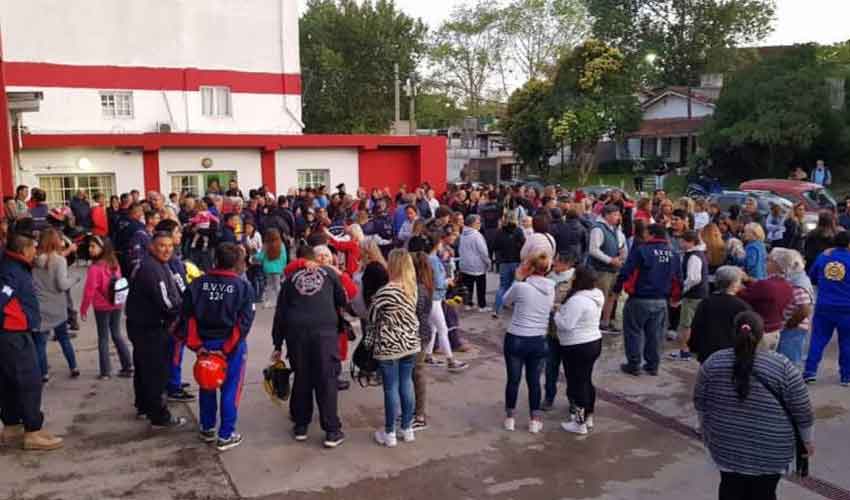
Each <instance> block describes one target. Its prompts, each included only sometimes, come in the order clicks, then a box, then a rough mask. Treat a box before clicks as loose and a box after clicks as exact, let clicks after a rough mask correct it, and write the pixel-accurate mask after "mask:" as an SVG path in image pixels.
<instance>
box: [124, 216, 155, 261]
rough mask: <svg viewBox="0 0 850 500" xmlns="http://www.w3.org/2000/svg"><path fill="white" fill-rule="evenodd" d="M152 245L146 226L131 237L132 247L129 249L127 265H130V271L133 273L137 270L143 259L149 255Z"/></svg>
mask: <svg viewBox="0 0 850 500" xmlns="http://www.w3.org/2000/svg"><path fill="white" fill-rule="evenodd" d="M150 244H151V235H150V233H148V232H147V230H146V229H145V227H144V226H142V228H141V229H139V230H138V231H136V232H135V234H133V236H132V237H130V246H129V248H128V249H127V263H128V264H129V266H130V267H129V269H130V270H131V271H132V270H133V269H135V268H136V267H137V266H138V265H139V264H140V263H141V262H142V259H144V258H145V256H146V255H147V254H148V247H149V246H150Z"/></svg>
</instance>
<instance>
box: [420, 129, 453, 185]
mask: <svg viewBox="0 0 850 500" xmlns="http://www.w3.org/2000/svg"><path fill="white" fill-rule="evenodd" d="M419 141H420V143H419V182H420V183H422V182H427V183H428V184H430V185H431V188H433V189H434V191H435V192H436V193H437V194H438V195H439V194H441V193H442V192H443V191H445V190H446V175H447V170H448V151H447V150H446V138H445V137H421V138H419Z"/></svg>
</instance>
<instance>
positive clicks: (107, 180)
mask: <svg viewBox="0 0 850 500" xmlns="http://www.w3.org/2000/svg"><path fill="white" fill-rule="evenodd" d="M38 187H40V188H41V189H43V190H44V192H45V193H47V204H48V205H49V206H50V207H61V206H62V205H64V204H65V203H67V202H69V201H71V198H73V197H74V195H76V194H77V191H80V190H83V191H85V192H86V194H87V195H88V198H89V200H91V199H93V197H94V195H95V193H103V195H104V196H105V197H106V198H107V199H109V197H110V196H112V195H113V194H114V193H115V175H113V174H85V175H75V174H60V175H39V176H38Z"/></svg>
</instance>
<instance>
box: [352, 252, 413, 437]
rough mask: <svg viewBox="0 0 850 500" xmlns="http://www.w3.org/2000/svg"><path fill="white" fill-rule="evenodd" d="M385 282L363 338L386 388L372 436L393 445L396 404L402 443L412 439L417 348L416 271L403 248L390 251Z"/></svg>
mask: <svg viewBox="0 0 850 500" xmlns="http://www.w3.org/2000/svg"><path fill="white" fill-rule="evenodd" d="M387 274H388V276H389V281H388V282H387V284H386V285H384V286H383V287H382V288H381V289H380V290H378V293H376V294H375V296H374V298H373V300H372V305H371V306H370V308H369V325H368V328H367V329H366V334H365V336H364V337H363V342H364V345H365V346H366V348H371V349H372V354H373V356H374V357H375V359H376V360H377V361H378V365H379V368H380V370H381V377H382V380H383V387H384V428H383V429H380V430H378V431H376V432H375V441H377V442H378V444H380V445H382V446H386V447H389V448H392V447H394V446H396V444H397V442H398V441H397V437H396V428H395V426H396V409H397V408H398V407H399V406H401V431H400V432H399V434H400V435H401V438H402V440H403V441H404V442H408V443H409V442H412V441H414V440H415V436H414V433H413V411H414V406H415V404H416V397H415V395H414V390H413V368H414V366H415V365H416V354H417V353H418V352H419V351H420V350H421V344H420V341H419V318H418V317H417V315H416V302H417V299H418V292H417V285H416V270H415V269H414V267H413V259H411V257H410V254H409V253H408V252H407V250H403V249H400V248H397V249H395V250H392V251H391V252H390V255H389V261H388V263H387Z"/></svg>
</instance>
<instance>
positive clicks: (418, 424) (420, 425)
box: [410, 418, 428, 432]
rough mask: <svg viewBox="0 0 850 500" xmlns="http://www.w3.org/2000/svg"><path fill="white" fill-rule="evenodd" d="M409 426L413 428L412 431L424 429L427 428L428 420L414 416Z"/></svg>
mask: <svg viewBox="0 0 850 500" xmlns="http://www.w3.org/2000/svg"><path fill="white" fill-rule="evenodd" d="M410 428H411V429H413V432H417V431H424V430H425V429H427V428H428V422H427V421H425V419H424V418H415V419H413V425H411V426H410Z"/></svg>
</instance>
